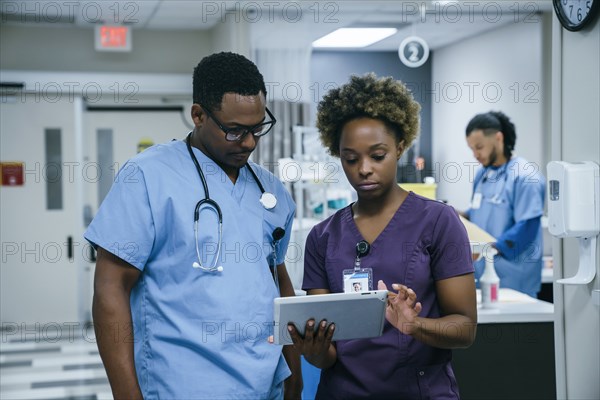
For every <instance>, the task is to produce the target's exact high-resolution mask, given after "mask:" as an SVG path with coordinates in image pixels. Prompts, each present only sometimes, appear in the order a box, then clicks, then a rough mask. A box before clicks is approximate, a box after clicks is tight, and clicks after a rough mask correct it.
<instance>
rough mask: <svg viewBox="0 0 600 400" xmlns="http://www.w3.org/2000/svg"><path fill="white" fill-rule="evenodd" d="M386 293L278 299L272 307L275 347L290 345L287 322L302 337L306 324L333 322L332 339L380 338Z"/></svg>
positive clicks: (332, 294)
mask: <svg viewBox="0 0 600 400" xmlns="http://www.w3.org/2000/svg"><path fill="white" fill-rule="evenodd" d="M387 294H388V291H387V290H372V291H368V292H356V293H331V294H318V295H313V296H296V297H277V298H276V299H275V300H274V304H275V312H274V319H275V326H274V328H273V335H274V342H275V343H276V344H292V339H291V337H290V334H289V332H288V330H287V325H288V323H290V322H291V323H293V324H294V325H295V326H296V329H298V331H299V332H300V333H301V334H302V335H304V328H305V327H306V321H307V320H309V319H314V320H315V324H318V323H319V322H320V321H321V320H323V319H325V320H327V324H328V325H329V324H330V323H335V331H334V333H333V339H332V340H334V341H335V340H347V339H362V338H371V337H377V336H381V334H382V333H383V324H384V322H385V307H386V304H387Z"/></svg>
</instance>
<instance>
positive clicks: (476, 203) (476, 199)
mask: <svg viewBox="0 0 600 400" xmlns="http://www.w3.org/2000/svg"><path fill="white" fill-rule="evenodd" d="M481 197H482V196H481V192H476V193H474V194H473V200H472V201H471V208H472V209H473V210H478V209H479V208H480V207H481Z"/></svg>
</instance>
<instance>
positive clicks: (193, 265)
mask: <svg viewBox="0 0 600 400" xmlns="http://www.w3.org/2000/svg"><path fill="white" fill-rule="evenodd" d="M192 267H194V268H200V264H198V263H197V262H196V261H194V263H193V264H192Z"/></svg>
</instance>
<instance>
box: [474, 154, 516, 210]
mask: <svg viewBox="0 0 600 400" xmlns="http://www.w3.org/2000/svg"><path fill="white" fill-rule="evenodd" d="M508 164H510V160H509V161H508V162H507V163H506V164H504V168H502V169H499V170H498V173H497V174H496V176H495V178H496V179H498V177H499V176H501V175H504V180H503V181H502V186H501V187H500V190H499V191H497V192H496V193H495V194H494V195H493V196H492V197H491V198H489V199H487V201H488V202H490V203H492V204H496V205H497V204H502V199H501V198H500V196H501V195H502V193H503V192H504V189H505V188H506V181H507V180H508V173H507V172H506V170H507V169H508ZM490 175H491V170H490V167H488V168H486V171H485V172H484V173H483V174H482V175H481V178H479V180H478V181H477V183H476V184H475V190H474V191H473V196H471V201H473V197H474V196H475V193H477V188H479V185H480V184H482V183H485V182H487V180H488V179H491V176H490Z"/></svg>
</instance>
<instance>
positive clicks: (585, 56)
mask: <svg viewBox="0 0 600 400" xmlns="http://www.w3.org/2000/svg"><path fill="white" fill-rule="evenodd" d="M553 33H554V37H553V39H555V40H554V41H553V43H555V44H554V45H553V50H554V52H555V53H556V54H555V57H554V59H553V63H552V67H553V69H555V71H554V72H553V75H554V77H555V79H554V85H553V93H554V92H562V96H561V97H559V98H558V97H557V98H555V99H553V100H554V102H553V103H554V104H553V112H554V120H553V121H554V122H555V123H554V124H553V126H552V156H553V159H554V160H564V161H569V162H575V161H584V160H588V161H595V162H596V163H600V114H599V113H598V110H599V109H600V73H598V71H600V18H596V22H595V25H593V26H592V27H589V28H586V29H585V30H583V31H580V32H568V31H566V30H562V29H561V28H560V27H559V26H558V25H557V23H556V20H555V21H554V26H553ZM557 94H558V93H557ZM553 253H554V259H555V271H554V276H555V278H562V277H570V276H573V275H575V273H576V272H577V267H578V264H579V251H578V246H577V242H576V239H575V238H569V239H564V240H559V239H555V240H554V243H553ZM596 254H597V255H598V254H600V242H599V243H598V244H597V246H596ZM597 257H598V256H597ZM597 260H598V259H597ZM599 264H600V262H599V261H596V270H597V271H598V272H600V265H599ZM593 289H596V290H598V289H600V276H598V274H597V275H596V278H595V279H594V280H593V281H592V283H590V284H588V285H581V286H574V285H568V286H567V285H557V284H555V285H554V297H555V307H556V309H555V313H556V320H555V337H556V358H557V368H556V371H557V396H558V398H568V399H598V398H600V380H599V379H598V377H599V376H600V306H598V305H594V304H593V303H592V298H591V291H592V290H593Z"/></svg>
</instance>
